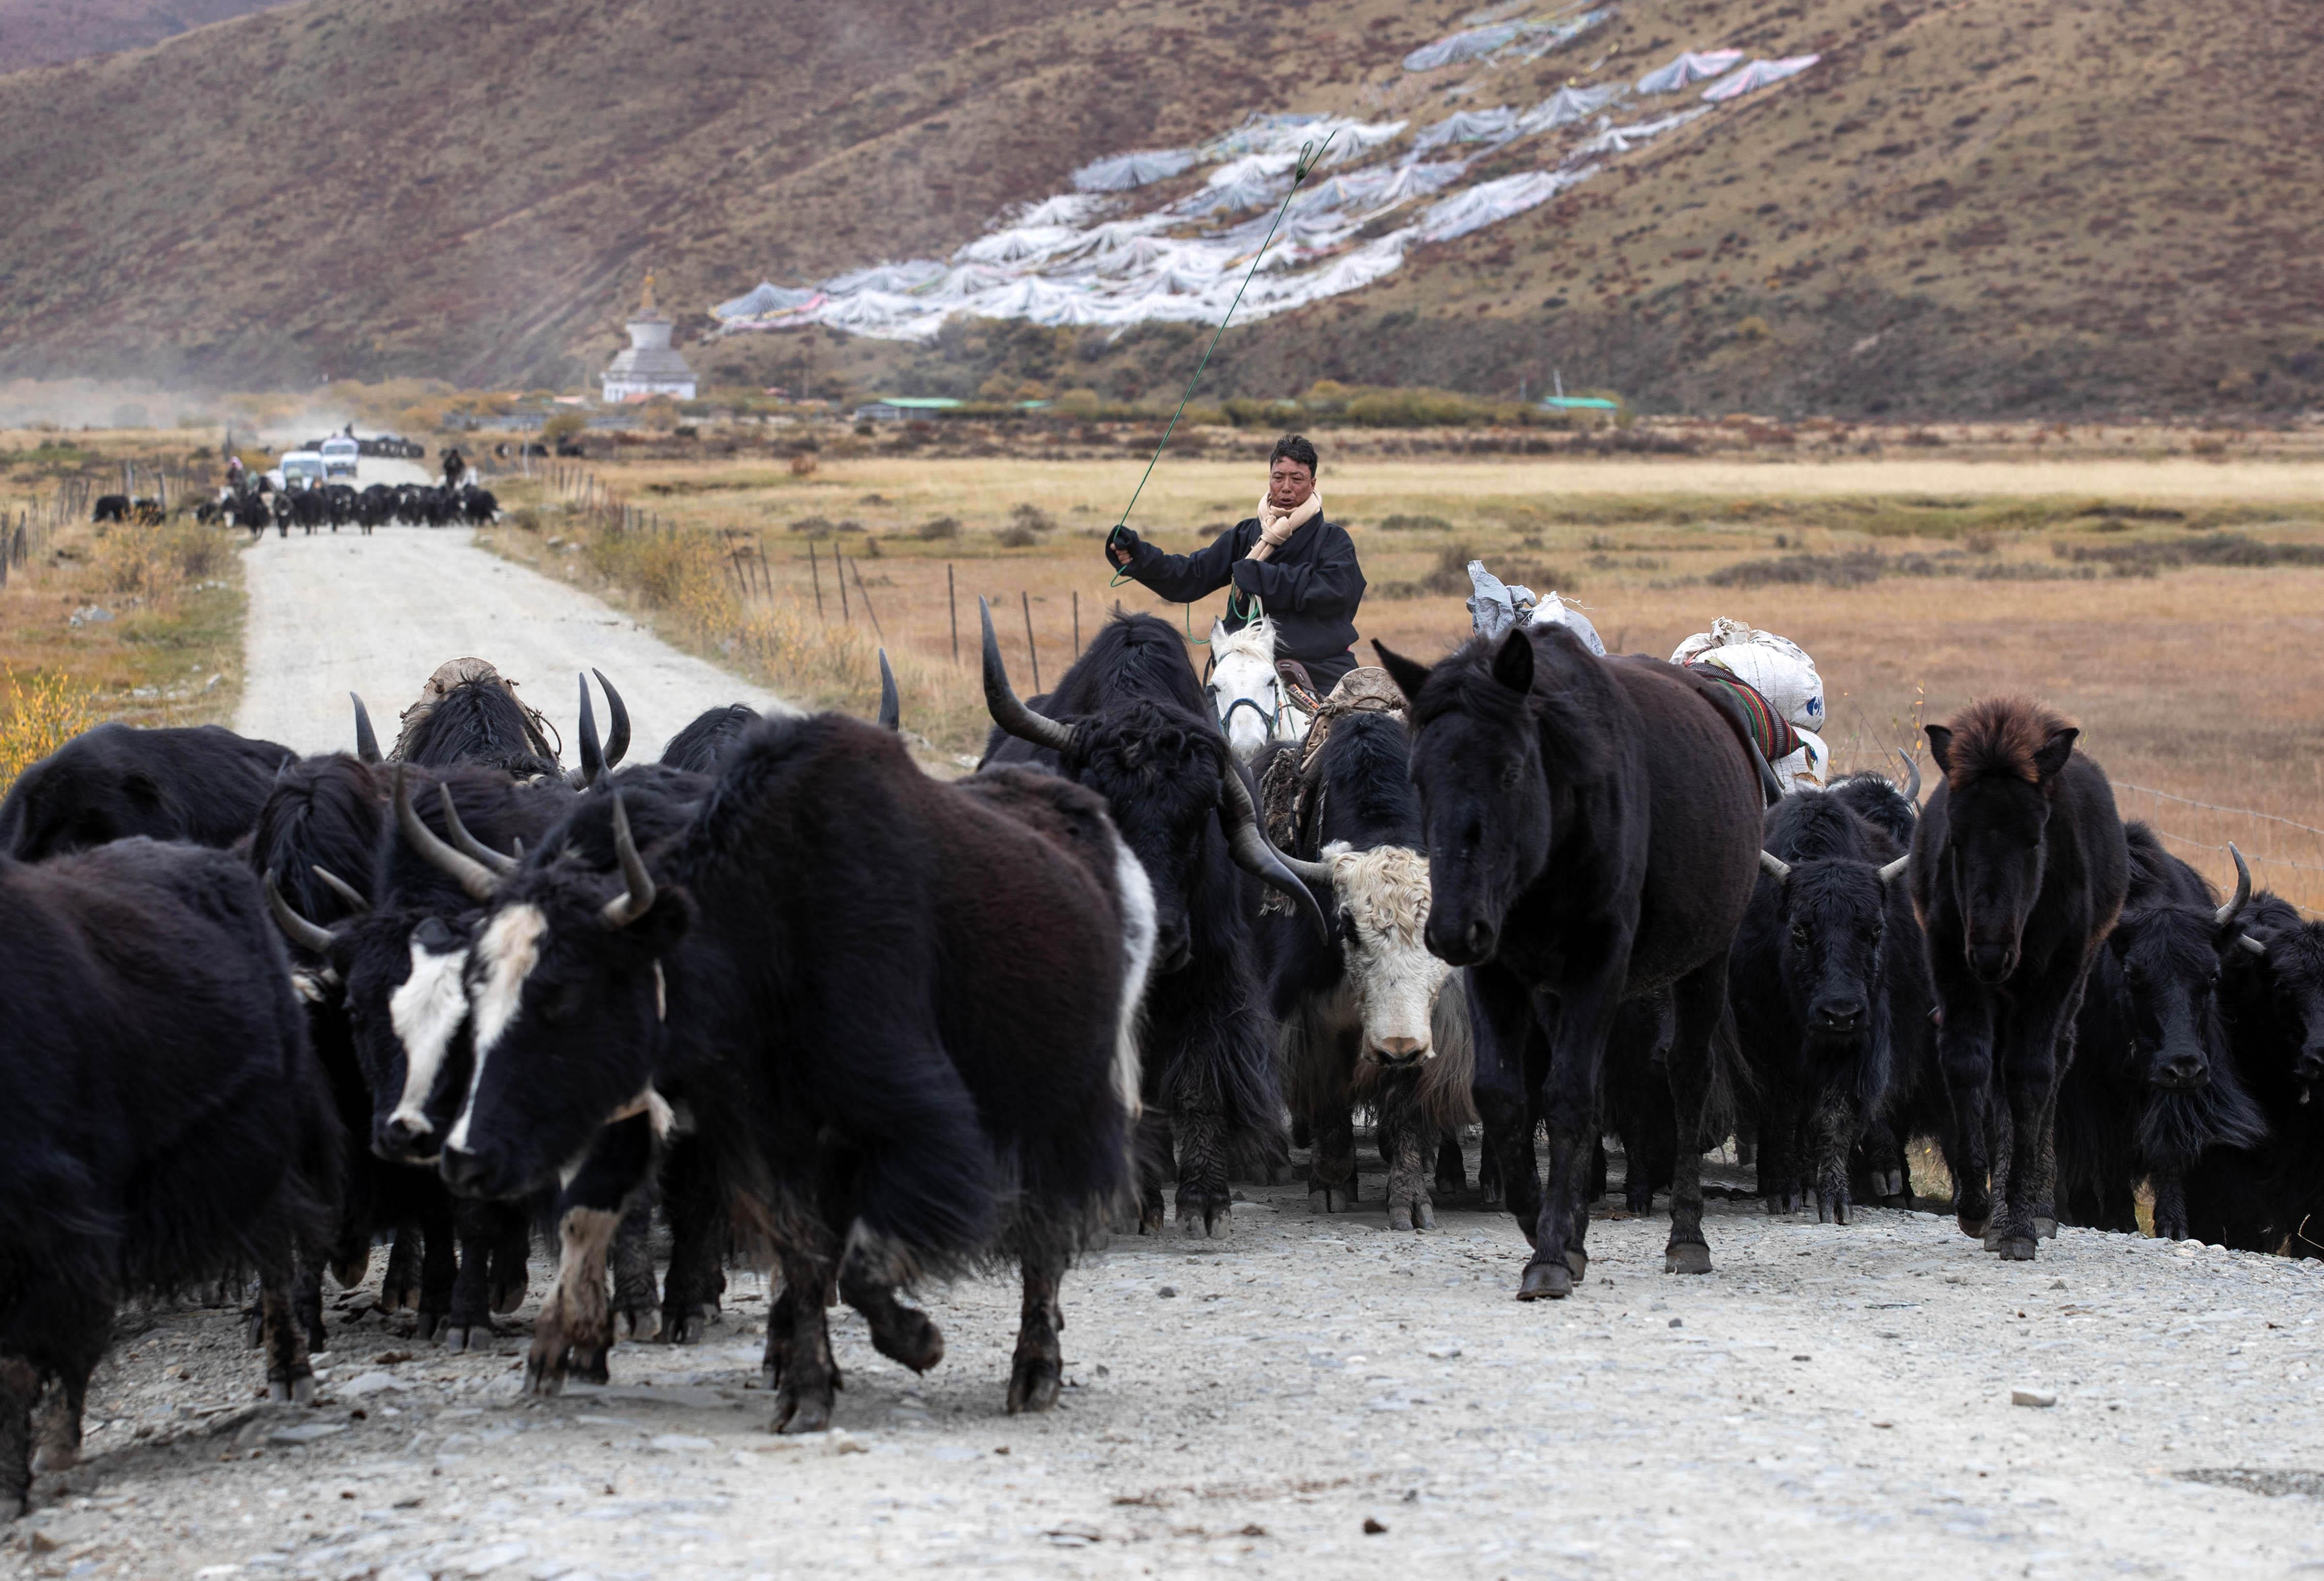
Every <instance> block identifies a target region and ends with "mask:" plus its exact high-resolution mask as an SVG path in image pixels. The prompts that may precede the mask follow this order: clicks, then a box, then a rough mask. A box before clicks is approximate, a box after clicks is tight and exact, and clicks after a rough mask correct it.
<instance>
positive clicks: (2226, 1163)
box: [2187, 890, 2324, 1257]
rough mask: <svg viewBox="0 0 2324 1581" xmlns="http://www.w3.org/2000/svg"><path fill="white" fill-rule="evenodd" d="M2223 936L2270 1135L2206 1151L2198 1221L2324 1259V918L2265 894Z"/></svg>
mask: <svg viewBox="0 0 2324 1581" xmlns="http://www.w3.org/2000/svg"><path fill="white" fill-rule="evenodd" d="M2242 922H2243V927H2242V930H2241V932H2240V933H2234V934H2232V935H2227V936H2223V937H2222V938H2221V939H2220V941H2219V955H2220V959H2221V961H2222V964H2223V967H2224V971H2223V975H2222V979H2221V982H2220V988H2219V999H2220V1004H2221V1007H2222V1009H2223V1010H2224V1012H2225V1014H2226V1017H2227V1043H2228V1047H2229V1049H2230V1050H2231V1052H2232V1058H2233V1060H2234V1063H2235V1068H2236V1073H2237V1077H2238V1079H2239V1080H2241V1082H2242V1083H2243V1085H2244V1087H2245V1088H2246V1089H2247V1090H2248V1091H2249V1092H2250V1093H2251V1094H2252V1096H2253V1097H2254V1098H2255V1099H2256V1101H2257V1102H2258V1104H2259V1106H2260V1109H2261V1112H2262V1114H2263V1115H2264V1117H2265V1119H2266V1123H2267V1129H2268V1136H2267V1140H2266V1141H2264V1142H2263V1143H2261V1144H2258V1145H2257V1146H2255V1147H2248V1148H2221V1149H2215V1150H2213V1151H2212V1152H2209V1153H2207V1154H2204V1156H2203V1158H2202V1161H2201V1162H2200V1163H2198V1164H2197V1165H2196V1166H2195V1169H2194V1172H2193V1173H2191V1174H2190V1176H2189V1177H2188V1180H2187V1219H2188V1227H2189V1229H2190V1231H2191V1232H2192V1233H2193V1234H2194V1235H2197V1236H2200V1237H2201V1238H2202V1239H2204V1240H2206V1241H2210V1242H2217V1243H2219V1244H2221V1245H2229V1246H2235V1247H2238V1248H2240V1249H2242V1250H2245V1251H2252V1252H2281V1253H2284V1254H2286V1255H2290V1256H2295V1257H2324V1097H2319V1089H2324V922H2314V921H2310V920H2308V919H2305V918H2303V917H2301V915H2300V913H2299V911H2298V910H2297V909H2295V908H2294V907H2293V906H2292V905H2291V904H2290V903H2289V902H2287V901H2285V900H2283V899H2282V898H2280V897H2279V896H2273V895H2270V894H2268V893H2267V892H2266V891H2264V890H2263V891H2261V893H2260V894H2259V895H2258V896H2256V897H2255V898H2254V899H2253V901H2252V903H2251V905H2249V906H2248V907H2246V910H2245V911H2244V914H2243V917H2242Z"/></svg>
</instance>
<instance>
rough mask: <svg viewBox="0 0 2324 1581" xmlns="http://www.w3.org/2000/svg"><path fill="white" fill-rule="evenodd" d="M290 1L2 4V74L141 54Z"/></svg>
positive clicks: (1, 0) (34, 0)
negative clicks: (148, 47)
mask: <svg viewBox="0 0 2324 1581" xmlns="http://www.w3.org/2000/svg"><path fill="white" fill-rule="evenodd" d="M286 3H287V0H0V72H5V71H22V70H23V69H25V68H27V67H31V66H54V65H59V64H60V63H62V62H64V61H67V60H85V59H86V58H88V56H91V55H106V54H111V53H112V52H113V51H116V50H139V49H143V48H144V47H145V46H146V45H148V44H158V43H160V42H161V41H162V40H163V39H169V38H175V37H176V36H177V35H178V34H180V33H181V32H187V31H188V30H189V29H191V28H198V27H200V26H202V25H204V24H205V23H213V22H225V21H227V20H228V19H230V18H233V17H236V16H244V15H247V14H249V13H251V12H254V11H263V10H265V9H266V8H267V7H268V6H270V5H284V4H286Z"/></svg>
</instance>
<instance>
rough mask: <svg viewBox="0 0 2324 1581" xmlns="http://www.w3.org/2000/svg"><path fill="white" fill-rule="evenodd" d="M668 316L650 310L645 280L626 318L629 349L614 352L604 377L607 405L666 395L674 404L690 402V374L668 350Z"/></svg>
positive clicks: (681, 359)
mask: <svg viewBox="0 0 2324 1581" xmlns="http://www.w3.org/2000/svg"><path fill="white" fill-rule="evenodd" d="M670 328H671V325H670V319H669V314H667V313H664V312H662V311H661V310H660V309H659V308H656V307H655V306H654V282H653V276H652V275H651V274H648V275H647V276H646V289H645V294H644V295H643V296H642V297H641V298H640V299H639V301H638V310H637V311H636V312H634V313H632V314H631V315H630V345H629V349H628V350H626V351H622V352H616V353H615V354H613V361H612V362H611V363H607V364H606V367H605V372H604V387H605V400H606V401H607V403H608V404H611V403H613V402H617V401H624V400H645V399H647V398H648V397H649V396H655V395H667V396H669V397H670V398H671V399H673V400H693V399H694V370H693V369H691V368H689V367H687V365H686V359H685V358H684V357H682V356H680V355H678V353H677V352H675V351H673V350H671V349H670V344H669V332H670Z"/></svg>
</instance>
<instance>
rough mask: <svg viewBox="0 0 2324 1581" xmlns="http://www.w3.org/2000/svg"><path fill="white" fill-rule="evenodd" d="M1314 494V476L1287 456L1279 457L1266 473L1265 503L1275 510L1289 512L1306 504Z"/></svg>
mask: <svg viewBox="0 0 2324 1581" xmlns="http://www.w3.org/2000/svg"><path fill="white" fill-rule="evenodd" d="M1314 492H1315V474H1314V473H1312V472H1310V471H1308V470H1307V469H1306V468H1305V467H1304V466H1302V465H1300V464H1299V463H1297V462H1296V461H1294V460H1292V459H1291V458H1290V457H1289V456H1287V455H1285V456H1279V457H1277V460H1276V463H1275V464H1274V466H1272V467H1271V468H1269V469H1268V473H1267V502H1268V504H1270V505H1272V506H1274V507H1275V508H1276V509H1277V510H1293V509H1296V507H1298V506H1300V505H1302V504H1305V502H1306V499H1307V496H1308V495H1310V494H1312V493H1314Z"/></svg>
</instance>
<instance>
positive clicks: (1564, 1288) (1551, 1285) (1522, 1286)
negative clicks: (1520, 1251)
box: [1517, 1262, 1573, 1301]
mask: <svg viewBox="0 0 2324 1581" xmlns="http://www.w3.org/2000/svg"><path fill="white" fill-rule="evenodd" d="M1572 1293H1573V1270H1572V1269H1571V1268H1569V1267H1567V1266H1566V1265H1565V1264H1563V1262H1556V1263H1528V1264H1526V1268H1525V1277H1524V1278H1522V1279H1521V1280H1519V1281H1518V1282H1517V1300H1519V1301H1563V1300H1564V1299H1565V1298H1566V1297H1567V1296H1570V1295H1572Z"/></svg>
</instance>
